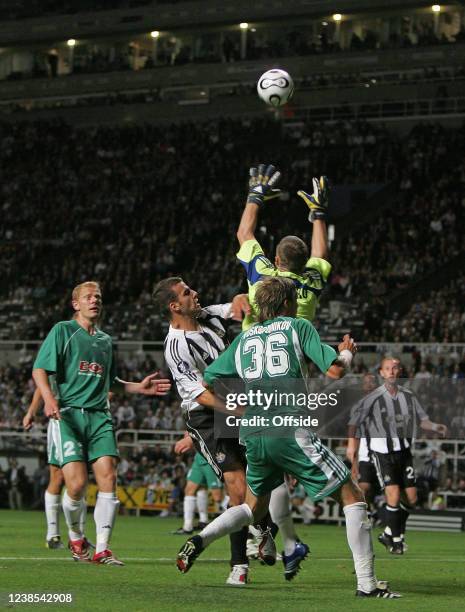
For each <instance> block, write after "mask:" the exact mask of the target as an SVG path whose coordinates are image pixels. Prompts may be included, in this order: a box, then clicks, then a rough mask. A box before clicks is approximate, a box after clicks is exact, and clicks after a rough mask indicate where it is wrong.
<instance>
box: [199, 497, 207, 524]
mask: <svg viewBox="0 0 465 612" xmlns="http://www.w3.org/2000/svg"><path fill="white" fill-rule="evenodd" d="M197 508H198V511H199V520H200V522H201V523H208V491H207V490H206V489H199V490H198V491H197Z"/></svg>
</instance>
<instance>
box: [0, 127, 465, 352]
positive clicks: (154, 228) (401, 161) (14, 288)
mask: <svg viewBox="0 0 465 612" xmlns="http://www.w3.org/2000/svg"><path fill="white" fill-rule="evenodd" d="M1 133H2V138H3V142H4V146H3V148H2V151H1V152H0V163H1V164H2V168H3V170H4V172H6V173H8V176H9V181H8V182H5V183H4V184H3V185H2V188H1V189H2V197H3V202H4V203H3V224H2V228H1V232H2V233H1V241H2V242H1V245H0V249H1V253H2V268H3V271H2V277H1V280H0V299H1V303H0V320H1V322H2V327H1V330H0V337H1V338H3V339H11V338H16V339H18V340H26V339H37V338H42V337H44V335H45V333H46V330H48V329H49V328H50V326H51V325H52V324H53V323H54V321H56V320H59V319H60V318H66V317H67V316H68V315H69V309H68V300H69V297H68V292H69V289H70V287H72V286H73V284H75V282H76V281H77V280H79V279H78V278H76V270H77V267H78V263H79V262H81V261H82V258H83V257H85V259H86V261H87V262H88V271H87V272H86V276H92V277H94V278H96V279H98V280H100V281H101V282H102V283H103V286H104V288H105V302H106V307H107V314H106V321H105V327H106V329H107V330H108V331H109V333H111V334H113V335H114V336H115V337H116V338H119V339H123V340H124V339H133V338H135V339H145V340H158V339H162V337H163V329H164V323H163V322H162V321H160V319H159V317H158V315H157V313H156V312H155V311H154V310H153V307H152V306H151V304H150V302H151V297H150V292H151V287H152V286H153V284H154V283H155V282H156V281H157V280H158V279H160V278H162V277H163V276H166V275H169V274H173V273H181V274H182V275H184V276H185V277H186V280H188V282H190V283H191V284H192V285H194V286H195V287H196V289H198V290H199V291H200V294H201V299H202V301H203V303H204V304H208V303H212V302H222V301H223V302H224V301H227V300H229V299H230V298H231V297H232V295H234V293H236V292H238V291H239V290H240V289H241V287H243V283H244V278H243V272H242V269H241V267H240V266H239V265H238V264H236V263H235V256H234V253H235V249H236V241H235V231H236V227H237V224H238V221H239V217H240V213H241V210H242V204H243V199H244V187H243V185H244V184H245V182H246V178H247V168H248V166H249V165H251V164H252V163H255V162H256V161H260V160H261V159H265V158H266V159H273V161H275V163H276V164H277V165H278V166H279V167H281V168H282V169H283V172H284V175H285V178H284V180H283V186H284V188H285V190H286V193H285V194H284V199H283V201H281V202H278V203H276V204H274V205H273V206H272V207H271V206H270V207H269V208H268V209H267V210H266V211H265V214H264V216H263V219H262V223H263V227H264V228H266V233H265V230H263V231H262V234H261V235H260V240H261V241H262V242H263V244H264V247H265V250H266V251H267V252H269V253H270V254H271V253H272V251H273V248H274V244H275V242H276V240H278V239H279V238H280V236H282V235H285V234H286V233H296V228H297V227H303V228H305V230H304V231H303V232H300V233H301V235H302V237H303V238H305V239H306V240H307V241H308V239H309V232H310V226H307V224H306V222H305V210H304V207H303V206H302V205H301V203H300V202H299V203H298V202H297V201H296V200H297V199H296V197H295V196H294V194H295V192H296V191H297V189H299V188H301V187H306V186H307V185H308V184H309V183H310V178H311V176H312V175H313V174H320V173H321V174H324V173H328V172H329V171H332V177H331V178H332V180H333V182H334V183H335V184H336V185H338V184H344V185H357V184H372V185H373V184H375V185H377V186H378V187H382V186H383V185H387V184H388V185H390V186H391V188H392V195H391V196H388V197H384V200H383V197H382V196H379V197H378V196H377V197H375V198H374V200H373V202H374V203H373V202H372V203H371V206H376V207H377V210H373V211H371V212H372V213H374V215H373V218H371V217H369V218H366V217H364V218H365V221H364V222H362V224H361V225H358V226H355V227H354V228H353V229H352V230H351V231H350V234H349V235H347V236H344V238H343V239H341V237H340V236H339V234H338V230H336V240H335V241H334V244H333V250H332V253H331V261H332V263H333V269H334V272H335V273H334V275H333V278H332V280H331V283H330V287H329V291H328V294H327V296H326V297H325V300H324V302H323V309H322V312H321V315H320V320H319V325H320V330H321V331H322V334H323V336H324V337H326V338H327V339H329V340H330V339H333V338H335V337H336V336H337V335H338V334H339V332H340V330H341V329H343V328H344V327H345V326H347V325H348V322H349V321H351V328H352V329H354V328H355V329H356V330H357V331H358V332H359V335H360V337H359V339H360V340H370V341H379V340H387V339H390V340H396V339H398V338H405V331H404V332H402V331H401V325H400V324H399V322H400V320H401V317H402V315H403V314H404V311H405V310H407V309H406V308H405V304H404V303H403V302H402V295H403V293H405V292H407V291H408V290H409V288H410V287H413V286H415V287H417V286H418V285H419V288H417V289H416V291H417V297H420V295H421V294H422V292H425V293H428V292H431V290H437V289H439V288H440V285H441V283H442V282H447V281H448V280H449V277H450V276H451V273H452V272H453V270H454V265H457V262H458V260H459V259H460V258H461V257H462V256H463V243H462V239H461V230H460V228H461V226H462V225H463V216H464V214H465V213H464V202H463V195H462V194H463V181H464V178H463V172H464V171H463V161H462V159H461V157H460V154H459V153H458V152H459V151H461V150H463V147H464V140H465V132H464V129H463V128H462V129H459V130H457V129H455V130H451V131H448V130H446V129H444V128H443V127H441V126H440V125H437V124H436V125H431V124H419V125H417V126H416V127H414V128H413V129H412V130H411V131H410V133H409V134H408V135H407V136H406V137H399V136H396V135H395V134H392V133H390V132H388V130H387V129H386V128H384V127H382V126H376V125H374V124H368V123H356V122H343V123H342V122H341V123H340V124H339V125H337V126H333V127H331V128H330V129H325V128H323V126H320V125H314V124H309V125H302V124H298V125H295V126H291V129H288V130H285V131H282V130H281V128H280V126H279V124H275V123H273V122H272V121H264V120H249V119H243V120H239V121H230V120H225V121H222V122H210V123H208V124H204V125H194V124H180V125H172V126H169V127H156V126H147V127H144V128H141V127H131V128H112V129H106V128H105V129H103V128H91V129H86V130H81V129H79V130H77V129H73V128H72V127H70V126H68V125H66V124H63V123H59V122H55V123H18V124H3V125H2V127H1ZM251 134H253V135H254V143H255V144H254V147H253V148H251V147H250V146H249V145H248V144H246V143H248V138H249V137H250V135H251ZM198 159H204V160H208V163H206V164H205V166H204V168H203V171H202V173H198V172H196V164H197V160H198ZM289 194H290V195H289ZM336 199H337V198H336ZM370 202H371V200H370ZM426 207H427V210H428V212H427V214H426V213H425V209H426ZM355 210H356V207H355V206H354V211H355ZM218 211H221V215H218V214H217V212H218ZM354 214H355V213H354ZM351 217H352V213H349V214H348V215H346V216H344V217H343V221H342V222H341V223H340V227H341V228H347V227H349V228H350V227H351ZM181 221H182V222H181ZM187 221H188V222H187ZM337 221H338V219H336V222H337ZM336 227H338V225H336ZM71 228H72V229H71ZM307 228H308V230H307ZM31 229H32V238H31ZM174 230H175V232H176V238H174V234H173V231H174ZM341 231H344V230H342V229H341ZM342 235H343V234H342ZM386 237H387V238H388V239H387V240H386V239H385V238H386ZM418 252H421V253H422V256H421V258H420V259H419V258H418V257H416V256H415V254H416V253H418ZM219 253H221V254H222V256H221V257H220V256H219ZM116 255H117V256H116ZM449 262H450V263H449ZM80 269H82V267H80ZM19 270H21V271H22V272H21V274H19V273H18V271H19ZM439 272H440V274H438V273H439ZM460 286H461V285H460ZM460 286H458V290H459V289H460ZM430 299H431V300H433V301H434V300H436V301H437V300H438V299H440V298H438V297H437V296H436V294H434V295H432V296H430ZM331 302H342V303H346V304H347V308H344V309H339V311H341V310H342V311H343V315H341V314H340V313H339V314H334V312H333V311H334V308H333V309H332V308H330V305H331ZM132 304H134V306H132ZM39 305H40V308H38V306H39ZM439 316H440V318H441V321H440V322H439V323H438V322H435V330H434V331H433V332H432V333H431V334H430V335H429V336H428V338H426V336H425V333H426V332H425V331H424V329H422V330H417V328H413V329H411V326H409V328H408V330H409V332H410V331H412V333H413V337H410V338H409V339H410V340H411V341H422V340H425V339H430V338H431V339H433V338H434V339H435V340H437V341H441V340H443V339H444V337H447V338H448V339H449V341H451V342H458V341H460V340H463V325H461V324H460V322H461V320H462V319H461V317H460V315H457V317H458V318H457V319H456V320H455V322H454V323H453V324H450V321H449V322H447V321H446V318H447V319H448V320H449V319H450V317H451V313H450V312H444V313H443V314H442V315H439ZM442 317H444V321H442ZM354 321H355V323H354ZM383 321H384V322H383ZM393 322H394V323H393Z"/></svg>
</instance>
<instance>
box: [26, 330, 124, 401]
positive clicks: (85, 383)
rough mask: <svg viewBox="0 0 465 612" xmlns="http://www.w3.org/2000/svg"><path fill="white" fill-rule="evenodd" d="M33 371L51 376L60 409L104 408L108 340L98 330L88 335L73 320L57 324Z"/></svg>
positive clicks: (110, 367)
mask: <svg viewBox="0 0 465 612" xmlns="http://www.w3.org/2000/svg"><path fill="white" fill-rule="evenodd" d="M37 368H40V369H43V370H46V372H47V374H49V375H50V374H53V375H54V378H55V385H56V389H57V391H58V401H59V405H60V407H61V408H63V407H65V406H74V407H78V408H84V409H86V410H102V409H104V408H107V407H108V392H109V390H110V387H111V384H112V383H113V381H114V379H115V362H114V355H113V343H112V340H111V337H110V336H109V335H108V334H106V333H104V332H103V331H101V330H100V329H97V330H96V332H95V334H94V335H91V334H89V333H88V332H87V331H86V330H85V329H84V328H83V327H81V326H80V325H79V323H78V322H77V321H76V320H74V319H73V320H71V321H61V322H60V323H57V324H56V325H55V326H54V327H53V328H52V329H51V331H50V332H49V334H48V336H47V337H46V338H45V340H44V342H43V344H42V346H41V347H40V350H39V354H38V355H37V358H36V360H35V362H34V369H37Z"/></svg>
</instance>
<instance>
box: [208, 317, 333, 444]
mask: <svg viewBox="0 0 465 612" xmlns="http://www.w3.org/2000/svg"><path fill="white" fill-rule="evenodd" d="M309 359H310V360H311V361H312V362H313V363H314V364H315V365H316V366H317V367H318V368H319V369H320V370H321V371H322V372H324V373H326V372H327V370H328V369H329V368H330V366H331V364H332V363H333V362H334V361H335V360H336V359H337V353H336V351H335V350H334V349H333V348H332V347H331V346H329V345H327V344H323V343H322V342H321V340H320V336H319V335H318V332H317V331H316V329H315V328H314V327H313V325H312V324H311V323H310V322H309V321H306V320H305V319H294V318H291V317H278V318H276V319H273V320H270V321H265V322H264V323H261V324H256V325H254V326H253V327H251V328H250V329H249V330H247V331H243V332H242V333H241V334H239V336H237V338H236V339H235V340H234V342H233V343H232V344H231V346H230V347H229V348H228V349H226V351H224V352H223V353H222V354H221V355H220V356H219V357H218V358H217V359H216V360H215V361H214V362H213V363H212V364H211V365H209V366H208V367H207V369H206V370H205V371H204V373H203V376H204V380H205V381H206V382H207V383H208V384H209V385H212V384H213V383H214V382H215V381H216V380H217V379H220V378H222V379H224V378H229V379H234V378H237V377H240V378H241V379H242V380H243V381H244V383H245V393H246V394H249V393H250V391H253V392H254V400H253V401H250V395H248V401H247V403H246V404H247V408H246V412H245V415H244V418H245V419H249V418H250V417H251V416H253V415H254V414H260V415H261V416H264V417H266V418H267V419H268V420H267V421H266V422H263V423H259V424H257V425H252V426H251V427H249V426H246V427H241V437H242V438H243V437H244V435H247V434H250V433H251V432H255V431H259V430H261V429H267V428H269V427H273V426H274V423H273V422H272V418H273V416H275V415H281V416H286V415H290V416H294V415H302V414H308V404H307V393H306V385H305V376H306V372H307V362H308V360H309ZM257 392H259V393H261V395H258V394H257ZM265 393H266V394H267V398H265V397H264V395H263V394H265Z"/></svg>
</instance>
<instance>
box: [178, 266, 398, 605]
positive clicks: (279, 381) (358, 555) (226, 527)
mask: <svg viewBox="0 0 465 612" xmlns="http://www.w3.org/2000/svg"><path fill="white" fill-rule="evenodd" d="M255 298H256V304H257V310H258V314H259V324H257V325H255V326H254V327H252V328H251V329H250V330H248V331H246V332H242V334H240V335H239V336H238V337H237V338H236V340H235V341H234V342H233V343H232V344H231V346H230V347H229V348H228V349H227V350H226V351H225V352H224V353H222V355H220V356H219V357H218V359H216V360H215V361H214V362H213V363H212V364H211V365H210V366H208V368H207V369H206V370H205V372H204V379H205V382H206V383H207V384H209V385H212V384H213V383H214V382H215V381H216V380H218V379H227V378H230V379H231V378H234V377H236V378H237V377H238V376H239V377H240V378H241V379H242V380H243V381H244V383H245V394H246V395H247V396H248V399H247V408H246V411H245V415H244V416H243V417H242V423H241V439H242V440H243V442H245V446H246V455H247V484H248V490H247V496H246V501H245V503H244V504H242V505H240V506H236V507H234V508H230V509H229V510H227V511H226V512H225V513H224V514H222V515H221V516H220V517H218V518H217V519H215V520H214V521H212V523H210V524H209V525H208V526H207V527H206V528H205V529H203V530H202V531H201V532H200V534H199V535H197V536H194V537H192V538H190V539H189V540H188V541H187V542H186V543H185V544H184V546H183V547H182V548H181V550H180V551H179V553H178V557H177V566H178V569H179V570H180V571H181V572H183V573H185V572H187V571H188V570H189V569H190V567H191V566H192V564H193V562H194V561H195V559H196V558H197V556H198V555H199V554H200V553H201V552H202V551H203V550H204V549H205V548H206V547H207V546H208V545H209V544H211V543H212V542H213V541H215V540H216V539H218V538H220V537H222V536H224V535H226V534H227V533H231V532H234V531H237V530H238V529H241V528H242V527H244V525H250V524H252V523H253V522H254V521H256V520H257V519H259V518H260V517H261V516H263V513H264V512H266V511H267V509H268V504H269V499H270V495H271V492H272V491H273V489H274V488H275V487H276V486H277V485H279V484H280V483H281V482H282V480H283V475H284V473H288V474H290V475H291V476H293V477H294V478H296V479H297V480H298V482H299V483H300V484H302V486H303V487H304V488H305V491H306V493H307V495H308V496H309V497H311V498H312V499H313V500H314V501H317V500H320V499H322V498H323V497H327V496H329V495H331V496H332V497H333V498H334V499H336V500H337V501H338V502H339V503H340V504H341V505H342V506H343V510H344V514H345V519H346V530H347V540H348V543H349V546H350V549H351V551H352V554H353V558H354V565H355V572H356V575H357V591H356V595H357V596H358V597H382V598H395V597H399V595H398V594H397V593H392V592H390V591H389V590H388V589H387V588H386V587H385V586H383V588H381V586H380V585H378V583H377V580H376V577H375V574H374V559H373V547H372V541H371V525H370V522H369V520H368V516H367V506H366V503H365V499H364V497H363V493H362V491H361V490H360V489H359V487H358V485H357V484H355V482H353V481H352V479H351V478H350V473H349V471H348V469H347V468H346V466H345V465H344V463H343V462H342V461H341V460H340V459H339V458H338V457H337V456H336V455H334V453H332V451H331V450H330V449H329V448H327V447H326V446H324V445H323V444H322V443H321V441H320V439H319V438H318V436H317V435H316V434H315V433H314V432H313V431H312V430H311V429H310V428H308V427H306V426H304V425H302V424H300V423H299V422H298V421H299V417H302V416H303V414H302V410H301V408H299V405H298V402H297V400H296V399H295V398H296V397H297V395H296V388H297V389H298V388H299V385H298V381H299V379H300V380H302V379H303V378H304V376H305V372H304V368H305V363H306V360H310V361H312V362H313V363H314V364H315V365H316V366H317V367H318V368H319V369H320V370H321V371H322V372H323V373H325V374H326V375H328V376H330V377H331V378H336V379H338V378H341V377H342V376H344V374H345V372H346V370H347V369H348V368H349V367H350V363H351V361H352V357H353V354H354V353H355V352H356V346H355V343H354V341H353V340H352V339H351V338H350V337H349V336H348V335H346V336H344V340H343V342H342V343H341V344H339V346H338V349H339V354H337V353H336V351H334V349H332V348H331V347H330V346H328V345H325V344H322V343H321V341H320V337H319V335H318V333H317V331H316V330H315V328H314V327H313V325H312V324H311V323H310V322H309V321H306V320H303V319H300V320H298V319H295V318H294V317H295V316H296V313H297V295H296V289H295V286H294V283H293V282H292V281H291V280H290V279H287V278H283V277H273V278H269V279H266V280H265V281H263V282H262V283H261V284H260V287H259V288H258V289H257V292H256V296H255ZM291 382H292V383H294V382H295V383H297V384H296V385H295V386H292V387H291V386H290V383H291ZM263 390H265V391H266V392H270V391H271V390H275V391H276V392H277V394H278V395H279V393H285V394H287V399H286V400H285V401H284V403H281V400H280V401H279V402H278V401H276V400H273V403H272V404H271V405H269V406H268V403H267V402H266V401H265V400H264V399H263V397H262V400H260V396H259V392H263ZM251 391H253V392H254V401H253V402H252V399H251V397H252V396H251V394H250V392H251ZM289 392H292V393H293V394H294V395H293V397H290V398H289V397H288V396H289V395H290V393H289ZM299 395H300V394H299ZM270 397H271V396H270ZM252 404H254V405H252ZM266 406H267V407H266ZM308 414H309V413H308V412H307V415H308ZM254 415H255V416H258V417H262V420H259V421H257V422H255V423H251V421H250V418H251V417H252V416H254ZM292 419H297V424H294V423H293V422H292ZM249 424H251V426H249ZM283 424H284V426H283Z"/></svg>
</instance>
